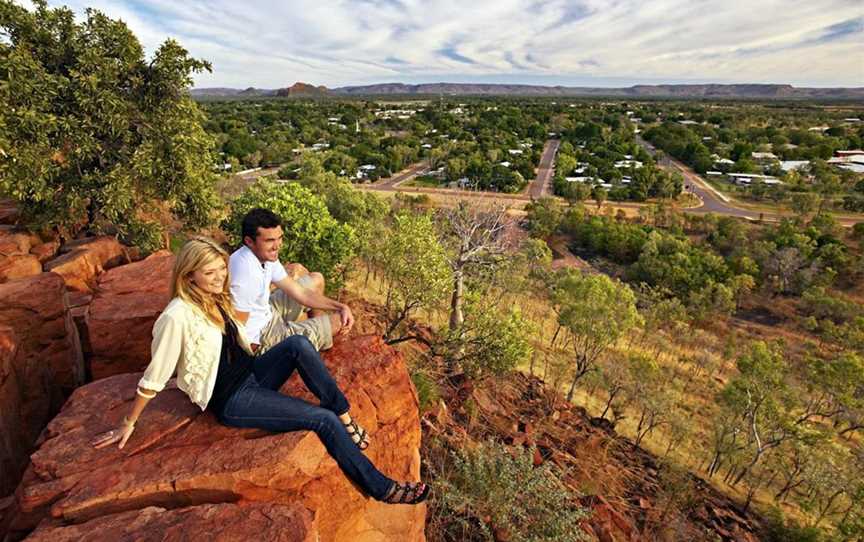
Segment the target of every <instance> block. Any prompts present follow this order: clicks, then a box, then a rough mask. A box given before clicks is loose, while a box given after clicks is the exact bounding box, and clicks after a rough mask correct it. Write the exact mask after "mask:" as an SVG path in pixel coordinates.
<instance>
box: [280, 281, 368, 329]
mask: <svg viewBox="0 0 864 542" xmlns="http://www.w3.org/2000/svg"><path fill="white" fill-rule="evenodd" d="M273 284H275V285H276V287H277V288H279V289H280V290H282V291H283V292H285V295H287V296H288V297H290V298H291V299H293V300H294V301H296V302H297V303H300V304H301V305H305V306H306V307H309V308H310V309H321V310H327V311H335V312H338V313H339V317H340V319H341V321H342V328H343V330H344V331H345V332H347V331H348V330H349V329H351V326H353V325H354V315H353V314H351V309H350V308H349V307H348V305H346V304H344V303H340V302H338V301H336V300H335V299H330V298H329V297H327V296H326V295H324V294H320V293H318V292H316V291H314V290H312V289H307V288H304V287H303V286H301V285H300V284H298V283H297V281H295V280H293V279H291V278H290V277H285V278H283V279H282V280H280V281H276V282H274V283H273Z"/></svg>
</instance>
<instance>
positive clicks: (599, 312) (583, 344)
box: [553, 269, 642, 401]
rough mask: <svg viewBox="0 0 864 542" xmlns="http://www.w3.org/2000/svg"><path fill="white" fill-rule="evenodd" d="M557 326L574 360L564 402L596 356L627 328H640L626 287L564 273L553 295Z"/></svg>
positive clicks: (603, 277) (601, 278) (596, 277)
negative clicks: (568, 341) (566, 336)
mask: <svg viewBox="0 0 864 542" xmlns="http://www.w3.org/2000/svg"><path fill="white" fill-rule="evenodd" d="M553 299H554V302H555V305H556V306H557V312H558V324H559V325H561V326H562V327H563V328H565V329H566V330H567V331H568V332H569V333H570V336H571V343H572V346H573V351H574V354H575V355H576V359H575V360H574V364H575V367H574V371H573V380H572V382H571V384H570V390H569V391H568V392H567V400H568V401H571V400H572V399H573V392H574V391H575V389H576V384H577V382H578V381H579V379H581V378H582V377H584V376H585V375H586V374H587V373H588V372H589V371H592V370H593V369H594V366H595V363H596V362H597V359H598V358H599V357H600V355H601V354H602V353H603V352H604V351H606V349H607V348H609V347H610V346H611V345H612V344H614V343H615V341H617V340H618V339H619V338H620V337H621V336H623V335H624V334H625V333H627V332H628V331H629V330H630V329H631V328H633V327H635V326H638V325H641V323H642V317H641V316H640V315H639V312H638V311H637V310H636V296H635V295H634V294H633V292H632V291H631V290H630V288H629V287H628V286H626V285H625V284H622V283H620V282H618V281H613V280H612V279H610V278H609V277H607V276H606V275H582V274H581V273H579V272H576V271H573V270H569V269H568V270H567V271H565V272H564V273H563V274H562V275H561V276H560V277H559V279H558V281H557V283H556V285H555V291H554V293H553Z"/></svg>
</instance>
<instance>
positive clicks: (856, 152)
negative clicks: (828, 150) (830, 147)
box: [834, 149, 864, 158]
mask: <svg viewBox="0 0 864 542" xmlns="http://www.w3.org/2000/svg"><path fill="white" fill-rule="evenodd" d="M834 154H836V155H837V156H838V157H840V158H843V157H846V156H856V155H862V156H864V151H862V150H861V149H857V150H854V151H836V152H835V153H834Z"/></svg>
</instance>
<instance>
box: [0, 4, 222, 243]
mask: <svg viewBox="0 0 864 542" xmlns="http://www.w3.org/2000/svg"><path fill="white" fill-rule="evenodd" d="M34 4H35V10H34V11H28V10H26V9H24V8H22V7H19V6H18V5H16V4H15V3H13V2H11V1H9V0H2V2H0V29H2V34H4V35H5V36H7V37H8V41H0V81H2V83H0V103H3V108H2V109H0V149H2V152H0V192H3V193H5V194H7V195H9V196H11V197H13V198H15V199H16V200H17V201H18V202H19V203H20V206H21V209H22V210H23V212H24V214H25V217H26V219H27V220H28V221H30V222H32V223H35V224H37V225H41V226H48V227H53V228H57V229H58V230H59V231H60V232H61V234H63V235H64V236H67V237H68V236H71V235H74V234H75V233H76V232H77V231H78V230H79V229H80V228H81V227H83V228H86V229H88V230H90V231H106V232H111V231H113V229H114V228H116V230H117V231H118V232H119V233H120V234H121V236H123V237H124V238H125V239H126V240H127V241H129V242H132V243H137V244H139V245H140V246H142V248H144V249H146V250H151V249H154V248H156V247H157V246H158V245H159V243H160V232H161V231H162V230H163V227H164V225H163V223H162V221H160V220H159V219H160V218H162V217H161V216H160V215H161V214H162V213H163V212H164V211H168V212H169V213H171V214H173V215H174V216H176V217H178V218H180V219H182V220H184V221H185V223H186V224H187V225H189V226H201V225H204V224H207V223H208V222H209V221H210V219H211V216H210V215H211V212H212V211H213V209H214V207H215V205H216V199H215V195H214V192H213V190H212V183H213V181H214V175H213V172H212V164H213V158H212V147H213V140H212V138H211V137H209V136H208V135H207V134H206V133H205V132H204V130H203V128H202V123H203V120H204V118H203V115H202V113H201V112H200V111H199V109H198V108H197V106H196V105H195V103H194V102H193V101H192V100H191V99H190V98H189V97H188V95H187V94H186V90H187V89H188V87H189V86H190V84H191V82H192V79H191V75H192V74H193V73H196V72H201V71H204V70H209V69H210V65H209V64H208V63H207V62H204V61H201V60H196V59H193V58H190V57H189V56H188V54H187V52H186V50H185V49H183V48H182V47H181V46H180V45H179V44H178V43H177V42H175V41H173V40H167V41H166V42H165V43H163V44H162V45H161V46H160V47H159V48H158V49H157V51H156V52H155V54H154V55H153V58H152V59H151V60H150V61H149V62H148V61H147V60H145V58H144V52H143V49H142V47H141V44H140V43H139V42H138V39H137V38H136V37H135V35H134V34H133V33H132V32H131V31H130V30H129V28H128V27H127V26H126V24H125V23H123V22H122V21H117V20H112V19H110V18H108V17H107V16H105V15H104V14H102V13H100V12H98V11H95V10H88V11H87V17H86V20H85V21H83V22H81V23H78V22H76V21H75V17H74V14H73V12H72V11H71V10H70V9H68V8H56V9H49V8H48V7H47V3H46V2H44V1H42V0H39V1H36V2H34ZM163 221H164V219H163Z"/></svg>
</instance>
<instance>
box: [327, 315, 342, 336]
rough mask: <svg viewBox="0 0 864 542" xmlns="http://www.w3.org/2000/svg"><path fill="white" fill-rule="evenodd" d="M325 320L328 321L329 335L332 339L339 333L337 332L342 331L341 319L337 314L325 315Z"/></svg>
mask: <svg viewBox="0 0 864 542" xmlns="http://www.w3.org/2000/svg"><path fill="white" fill-rule="evenodd" d="M327 318H329V319H330V334H331V335H333V336H334V337H335V336H336V335H337V334H338V333H339V330H340V329H342V317H341V316H339V315H338V314H337V313H333V312H331V313H329V314H327Z"/></svg>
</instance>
